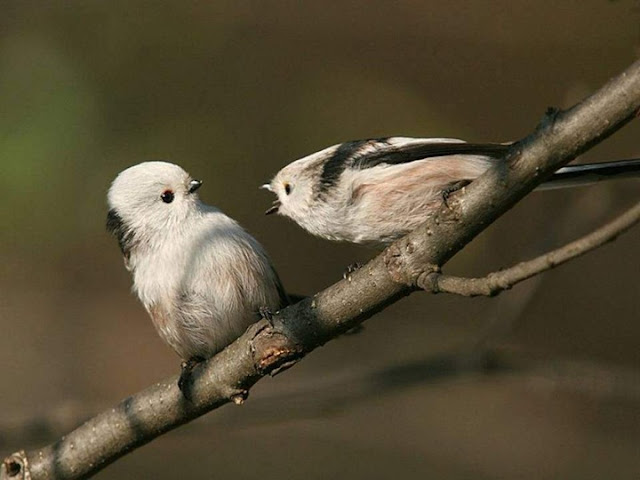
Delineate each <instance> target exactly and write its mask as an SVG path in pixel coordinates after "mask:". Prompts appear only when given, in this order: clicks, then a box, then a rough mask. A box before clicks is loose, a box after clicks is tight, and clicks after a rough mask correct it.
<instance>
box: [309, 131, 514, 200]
mask: <svg viewBox="0 0 640 480" xmlns="http://www.w3.org/2000/svg"><path fill="white" fill-rule="evenodd" d="M510 146H511V145H510V144H508V143H506V144H503V143H467V142H464V141H462V140H458V139H455V138H409V137H388V138H377V139H367V140H354V141H351V142H345V143H342V144H340V145H338V147H337V148H336V149H335V150H333V152H332V153H331V155H330V157H329V158H328V159H327V160H326V161H325V162H324V165H323V168H322V174H321V178H320V185H321V188H320V191H321V193H322V192H326V191H327V190H329V188H330V187H331V186H333V185H335V184H336V183H337V182H338V180H339V179H340V176H341V175H342V174H343V172H345V170H347V169H352V170H365V169H367V168H372V167H376V166H378V165H382V164H386V165H399V164H406V163H411V162H415V161H417V160H424V159H426V158H434V157H444V156H450V155H471V156H483V157H488V158H500V157H501V156H503V155H504V154H505V153H506V152H507V150H508V149H509V147H510Z"/></svg>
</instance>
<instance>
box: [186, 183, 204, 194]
mask: <svg viewBox="0 0 640 480" xmlns="http://www.w3.org/2000/svg"><path fill="white" fill-rule="evenodd" d="M201 185H202V180H191V181H190V182H189V193H193V192H195V191H196V190H198V189H199V188H200V186H201Z"/></svg>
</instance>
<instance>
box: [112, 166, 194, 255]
mask: <svg viewBox="0 0 640 480" xmlns="http://www.w3.org/2000/svg"><path fill="white" fill-rule="evenodd" d="M201 184H202V182H201V181H199V180H194V179H192V178H191V176H189V174H188V173H187V172H185V171H184V170H183V169H182V168H180V167H179V166H177V165H174V164H172V163H167V162H144V163H140V164H138V165H134V166H133V167H129V168H127V169H126V170H123V171H122V172H120V174H119V175H118V176H117V177H116V179H115V180H114V181H113V183H112V184H111V188H110V189H109V193H108V196H107V199H108V203H109V214H108V216H107V229H108V230H109V231H110V232H112V233H113V234H114V235H115V236H116V237H117V238H118V242H119V243H120V248H121V249H122V252H123V254H124V255H125V257H128V255H129V251H130V249H131V248H132V247H133V246H135V245H136V244H137V243H139V242H140V241H145V240H149V238H151V237H153V236H154V235H157V234H159V233H161V232H163V231H167V230H171V229H173V228H174V227H175V226H176V225H178V224H179V223H180V222H182V221H184V219H185V218H187V217H188V216H189V215H190V214H191V213H192V212H194V211H196V210H197V208H198V205H199V203H200V202H199V199H198V196H197V194H196V193H195V192H196V190H197V189H198V188H199V187H200V185H201Z"/></svg>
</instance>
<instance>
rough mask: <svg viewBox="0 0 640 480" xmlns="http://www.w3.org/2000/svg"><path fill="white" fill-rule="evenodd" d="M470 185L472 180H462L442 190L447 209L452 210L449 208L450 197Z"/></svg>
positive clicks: (443, 201)
mask: <svg viewBox="0 0 640 480" xmlns="http://www.w3.org/2000/svg"><path fill="white" fill-rule="evenodd" d="M470 183H471V180H460V181H458V182H454V183H451V184H449V185H447V187H446V188H445V189H444V190H442V203H444V204H445V206H446V207H447V208H451V207H450V206H449V197H450V196H451V194H452V193H455V192H457V191H458V190H461V189H463V188H464V187H466V186H467V185H469V184H470Z"/></svg>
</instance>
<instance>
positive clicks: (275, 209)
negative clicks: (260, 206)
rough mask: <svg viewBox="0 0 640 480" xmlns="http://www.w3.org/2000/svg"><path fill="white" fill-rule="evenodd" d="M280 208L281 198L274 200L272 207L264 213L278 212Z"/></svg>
mask: <svg viewBox="0 0 640 480" xmlns="http://www.w3.org/2000/svg"><path fill="white" fill-rule="evenodd" d="M279 209H280V200H274V201H273V205H271V208H270V209H269V210H267V211H266V212H264V214H265V215H271V214H272V213H278V210H279Z"/></svg>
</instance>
